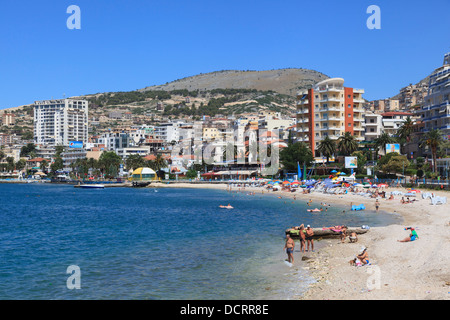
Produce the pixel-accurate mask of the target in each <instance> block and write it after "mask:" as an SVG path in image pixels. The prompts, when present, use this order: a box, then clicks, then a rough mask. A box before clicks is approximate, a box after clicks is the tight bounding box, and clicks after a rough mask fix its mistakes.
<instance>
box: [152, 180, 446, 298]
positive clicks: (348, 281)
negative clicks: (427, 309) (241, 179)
mask: <svg viewBox="0 0 450 320" xmlns="http://www.w3.org/2000/svg"><path fill="white" fill-rule="evenodd" d="M151 187H168V188H214V189H222V190H226V189H227V185H226V184H187V183H171V184H162V183H158V184H153V185H152V186H151ZM394 190H396V191H402V192H404V193H406V192H407V190H406V189H403V188H387V189H385V191H386V192H391V191H394ZM233 191H243V192H253V191H254V192H257V193H262V188H245V189H244V190H243V189H241V190H239V189H238V188H233ZM422 192H430V193H431V192H433V193H434V195H436V196H444V197H449V193H448V192H445V191H426V190H425V191H424V190H422ZM264 194H276V195H278V196H282V197H283V198H287V197H289V198H293V197H294V195H295V196H296V199H298V200H303V201H308V200H309V199H312V201H313V202H315V203H321V202H325V203H330V204H332V205H333V206H334V205H339V206H343V207H346V206H348V208H349V209H350V207H351V204H355V205H358V204H361V203H362V204H364V205H365V206H366V208H367V209H368V210H374V209H375V199H372V198H366V197H363V196H361V195H356V194H350V193H349V194H346V195H342V194H339V195H334V194H323V193H319V192H313V193H310V194H301V192H294V193H291V192H284V191H277V192H271V191H267V190H265V189H264ZM400 199H401V196H395V199H394V200H386V199H380V200H379V201H380V211H381V210H383V211H385V212H391V213H393V212H395V213H398V214H400V215H401V216H402V217H403V219H404V222H403V224H402V225H389V226H386V227H374V228H371V229H370V230H369V232H367V233H366V234H362V235H359V237H358V238H359V239H358V242H356V243H350V242H349V240H348V238H347V239H346V240H345V242H344V243H341V241H340V239H339V238H336V239H334V238H333V239H328V240H322V241H323V243H321V246H320V247H321V248H320V249H318V250H315V252H310V253H306V254H305V255H306V256H307V257H308V258H310V259H307V260H305V261H301V260H302V255H303V254H302V253H300V252H295V253H294V256H295V260H296V261H300V262H298V263H297V262H296V264H297V265H296V267H298V268H304V269H306V270H308V271H309V272H310V274H311V276H312V277H313V278H314V279H315V280H316V281H315V282H314V283H313V284H312V285H311V286H310V288H309V290H308V291H307V292H306V294H305V295H304V296H302V297H300V299H304V300H323V299H326V300H328V299H330V300H336V299H338V300H424V299H433V300H435V299H436V300H450V241H449V240H450V205H449V203H446V204H442V205H432V204H431V201H430V200H429V199H426V200H425V199H422V197H421V194H420V193H418V194H417V196H416V197H415V199H417V200H418V201H414V202H413V203H409V204H401V203H400ZM285 227H286V226H280V228H285ZM405 227H414V228H416V231H417V233H418V235H419V239H418V240H416V241H413V242H398V241H397V240H401V239H404V238H406V237H408V235H409V231H406V230H404V228H405ZM362 246H366V247H367V251H368V254H369V261H370V265H366V266H362V267H355V266H351V265H350V264H349V261H350V260H351V259H353V258H354V256H355V255H357V254H358V251H359V250H360V248H361V247H362Z"/></svg>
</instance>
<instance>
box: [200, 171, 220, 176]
mask: <svg viewBox="0 0 450 320" xmlns="http://www.w3.org/2000/svg"><path fill="white" fill-rule="evenodd" d="M217 175H218V174H217V172H206V173H203V174H202V177H212V176H217Z"/></svg>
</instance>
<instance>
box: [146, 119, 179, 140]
mask: <svg viewBox="0 0 450 320" xmlns="http://www.w3.org/2000/svg"><path fill="white" fill-rule="evenodd" d="M184 125H186V124H185V123H184V122H181V121H179V122H167V123H161V124H160V125H159V126H155V128H154V129H155V130H154V135H155V138H156V139H161V140H163V141H164V142H166V143H171V142H172V141H175V142H178V141H179V140H180V131H181V129H180V128H181V127H182V126H184Z"/></svg>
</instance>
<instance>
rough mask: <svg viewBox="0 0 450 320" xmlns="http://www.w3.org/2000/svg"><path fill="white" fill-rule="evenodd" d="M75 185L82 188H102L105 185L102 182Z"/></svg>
mask: <svg viewBox="0 0 450 320" xmlns="http://www.w3.org/2000/svg"><path fill="white" fill-rule="evenodd" d="M75 187H76V188H83V189H104V188H105V185H103V184H80V185H77V186H75Z"/></svg>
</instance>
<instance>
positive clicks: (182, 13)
mask: <svg viewBox="0 0 450 320" xmlns="http://www.w3.org/2000/svg"><path fill="white" fill-rule="evenodd" d="M72 4H74V5H78V6H79V7H80V9H81V30H69V29H68V28H67V27H66V20H67V19H68V18H69V16H70V14H67V13H66V10H67V7H68V6H70V5H72ZM372 4H374V5H378V6H379V7H380V9H381V29H380V30H369V29H368V28H367V27H366V21H367V19H368V18H369V16H370V14H367V13H366V9H367V7H368V6H369V5H372ZM449 12H450V0H430V1H403V0H396V1H384V0H383V1H382V0H371V1H367V0H346V1H335V0H333V1H331V0H322V1H303V0H295V1H291V0H285V1H283V0H280V1H265V0H258V1H254V0H241V1H235V0H227V1H219V0H209V1H204V0H190V1H174V0H158V1H153V0H150V1H143V0H142V1H133V0H130V1H123V0H122V1H111V0H109V1H104V0H101V1H100V0H89V1H85V0H71V1H65V0H53V1H48V0H44V1H42V0H40V1H7V2H6V1H5V2H4V3H2V6H1V8H0V109H4V108H10V107H15V106H19V105H23V104H29V103H32V102H34V101H35V100H43V99H51V98H55V99H56V98H61V97H63V95H64V94H65V95H66V97H69V96H75V95H84V94H90V93H97V92H109V91H129V90H135V89H140V88H143V87H146V86H150V85H156V84H163V83H166V82H170V81H172V80H176V79H180V78H183V77H187V76H192V75H196V74H199V73H207V72H212V71H217V70H226V69H237V70H267V69H277V68H307V69H314V70H317V71H320V72H322V73H324V74H326V75H328V76H330V77H342V78H344V79H345V85H346V86H348V87H355V88H364V89H365V91H366V94H365V95H364V97H365V98H366V99H369V100H372V99H381V98H387V97H390V96H393V95H395V94H397V93H398V90H399V89H400V88H402V87H404V86H406V85H408V84H409V83H416V82H418V81H419V80H421V79H422V78H424V77H426V76H427V75H429V74H430V73H431V72H432V71H433V70H434V69H435V68H436V67H439V66H440V65H441V64H442V60H443V55H444V53H446V52H450V19H448V13H449Z"/></svg>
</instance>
